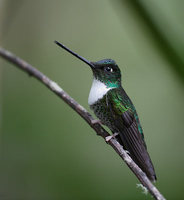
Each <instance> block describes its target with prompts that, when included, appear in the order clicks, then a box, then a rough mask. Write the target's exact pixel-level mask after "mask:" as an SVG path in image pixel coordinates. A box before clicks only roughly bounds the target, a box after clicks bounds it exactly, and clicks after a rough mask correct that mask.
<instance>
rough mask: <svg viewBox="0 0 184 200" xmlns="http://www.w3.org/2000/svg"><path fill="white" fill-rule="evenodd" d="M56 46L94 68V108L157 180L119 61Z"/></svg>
mask: <svg viewBox="0 0 184 200" xmlns="http://www.w3.org/2000/svg"><path fill="white" fill-rule="evenodd" d="M55 43H56V44H57V45H58V46H60V47H62V48H63V49H65V50H66V51H68V52H69V53H71V54H72V55H74V56H75V57H77V58H78V59H80V60H82V61H83V62H84V63H86V64H87V65H88V66H90V68H91V70H92V72H93V82H92V86H91V90H90V93H89V97H88V104H89V106H90V108H91V109H92V110H93V112H94V113H95V115H96V117H97V118H98V120H100V122H101V123H102V124H104V125H106V126H107V127H108V128H109V129H110V130H111V132H112V134H113V135H114V137H116V139H117V140H118V142H119V143H120V144H121V145H122V146H123V148H124V149H125V150H126V151H128V153H129V155H130V157H131V158H132V159H133V160H134V162H135V163H136V164H137V165H138V166H139V167H140V168H141V169H142V171H143V172H145V173H146V175H147V176H148V178H149V179H150V180H151V181H153V182H154V181H156V179H157V178H156V174H155V170H154V166H153V164H152V161H151V159H150V156H149V154H148V151H147V146H146V143H145V139H144V134H143V129H142V127H141V124H140V120H139V117H138V114H137V111H136V109H135V106H134V105H133V103H132V101H131V100H130V98H129V97H128V95H127V93H126V92H125V90H124V89H123V87H122V85H121V71H120V69H119V67H118V65H117V64H116V62H115V61H114V60H112V59H104V60H100V61H97V62H90V61H88V60H87V59H85V58H83V57H82V56H79V55H78V54H76V53H75V52H73V51H72V50H70V49H69V48H68V47H66V46H64V45H63V44H61V43H59V42H57V41H55Z"/></svg>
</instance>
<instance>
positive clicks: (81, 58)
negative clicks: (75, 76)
mask: <svg viewBox="0 0 184 200" xmlns="http://www.w3.org/2000/svg"><path fill="white" fill-rule="evenodd" d="M54 42H55V43H56V44H57V45H58V46H60V47H61V48H63V49H65V50H66V51H68V52H69V53H71V54H72V55H74V56H75V57H77V58H78V59H80V60H82V61H83V62H85V63H86V64H88V65H89V66H90V67H91V68H94V65H93V64H92V63H91V62H90V61H88V60H86V59H85V58H83V57H82V56H79V55H78V54H76V53H75V52H73V51H72V50H70V49H69V48H67V47H65V46H64V45H63V44H61V43H59V42H58V41H56V40H55V41H54Z"/></svg>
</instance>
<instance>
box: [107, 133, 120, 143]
mask: <svg viewBox="0 0 184 200" xmlns="http://www.w3.org/2000/svg"><path fill="white" fill-rule="evenodd" d="M117 135H119V133H114V134H112V135H109V136H107V137H105V141H106V142H109V141H110V140H111V139H112V138H116V136H117Z"/></svg>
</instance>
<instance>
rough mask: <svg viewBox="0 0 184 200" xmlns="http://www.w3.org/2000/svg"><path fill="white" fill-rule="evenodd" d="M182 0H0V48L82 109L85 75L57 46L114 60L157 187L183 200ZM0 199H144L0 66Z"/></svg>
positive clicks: (58, 112)
mask: <svg viewBox="0 0 184 200" xmlns="http://www.w3.org/2000/svg"><path fill="white" fill-rule="evenodd" d="M183 8H184V3H183V1H179V0H177V1H171V0H169V1H168V0H167V1H166V0H162V1H159V0H141V1H131V0H130V1H128V0H127V1H126V0H124V1H120V0H119V1H118V0H116V1H106V0H101V1H98V0H93V1H85V0H78V1H75V0H70V1H66V0H60V1H58V0H53V1H49V0H37V1H31V0H16V1H13V0H1V1H0V46H3V47H4V48H6V49H8V50H10V51H12V52H13V53H15V54H16V55H18V56H20V57H21V58H23V59H25V60H26V61H27V62H29V63H31V64H32V65H34V66H35V67H37V68H38V69H39V70H41V71H42V72H43V73H45V74H46V75H48V76H49V77H50V78H51V79H53V80H55V81H56V82H57V83H58V84H59V85H60V86H61V87H62V88H63V89H64V90H65V91H67V92H68V93H69V94H70V95H71V96H72V97H73V98H75V99H76V100H77V101H78V102H79V103H81V104H82V105H83V106H84V107H85V108H87V109H88V110H89V107H88V104H87V98H88V93H89V90H90V87H91V82H92V73H91V71H90V69H89V68H88V66H87V65H85V64H84V63H82V62H81V61H79V60H78V59H76V58H74V57H72V56H71V55H69V54H68V53H67V52H65V51H64V50H62V49H60V48H59V47H57V46H56V45H55V44H54V43H53V41H54V40H58V41H60V42H63V43H64V44H65V45H67V46H68V47H69V48H71V49H72V50H74V51H76V52H77V53H78V54H80V55H82V56H84V57H85V58H87V59H89V60H91V61H97V60H100V59H104V58H112V59H114V60H116V62H117V63H118V65H119V67H120V68H121V71H122V82H123V86H124V88H125V90H126V91H127V93H128V94H129V96H130V97H131V98H132V100H133V102H134V104H135V106H136V108H137V111H138V113H139V116H140V119H141V123H142V126H143V129H144V134H145V139H146V143H147V146H148V151H149V153H150V155H151V158H152V160H153V163H154V165H155V169H156V173H157V177H158V181H157V183H156V186H157V187H158V189H159V190H160V191H161V192H162V193H163V195H164V196H165V197H166V198H168V199H181V198H182V196H183V178H184V173H183V170H184V156H183V152H184V145H183V141H184V134H183V124H184V120H183V118H184V117H183V112H184V108H183V102H184V92H183V89H184V88H183V87H184V85H183V83H184V65H183V63H184V61H183V60H184V58H183V52H184V26H183V18H184V14H183ZM0 83H1V84H0V119H1V120H0V126H1V132H0V135H1V143H0V146H1V164H0V169H1V173H0V199H3V200H33V199H34V200H35V199H36V200H37V199H38V200H51V199H52V200H58V199H63V200H73V199H75V200H83V199H89V200H92V199H95V200H101V199H105V200H111V199H116V200H120V199H126V200H129V199H130V200H132V199H135V200H136V199H152V197H151V196H150V195H147V196H145V195H144V194H142V191H141V189H137V188H136V183H138V180H137V179H136V177H135V176H134V175H133V174H132V172H131V171H130V170H129V169H128V167H127V166H126V165H125V164H124V163H123V162H122V160H121V159H120V158H119V157H118V155H117V154H116V153H115V152H114V151H113V150H112V148H111V147H110V146H108V145H106V144H105V142H104V141H103V140H102V139H101V138H100V137H97V136H96V134H95V133H94V131H93V130H92V129H91V128H90V127H89V126H88V125H87V124H86V122H85V121H84V120H82V119H81V118H80V117H79V116H78V115H77V114H76V113H75V112H74V111H73V110H72V109H71V108H70V107H68V106H67V105H66V104H65V103H64V102H63V101H61V100H60V99H59V98H58V97H57V96H55V95H54V94H52V93H51V92H50V91H49V90H48V89H47V88H45V87H44V86H43V85H41V84H40V83H39V82H38V81H37V80H35V79H34V78H30V77H28V75H27V74H25V73H24V72H22V71H20V70H18V69H17V68H15V67H14V66H12V64H9V63H7V62H6V61H4V60H2V59H0Z"/></svg>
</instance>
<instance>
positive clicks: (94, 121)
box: [91, 119, 102, 125]
mask: <svg viewBox="0 0 184 200" xmlns="http://www.w3.org/2000/svg"><path fill="white" fill-rule="evenodd" d="M91 123H92V124H93V125H94V124H100V125H102V122H101V121H100V120H99V119H93V120H91Z"/></svg>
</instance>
